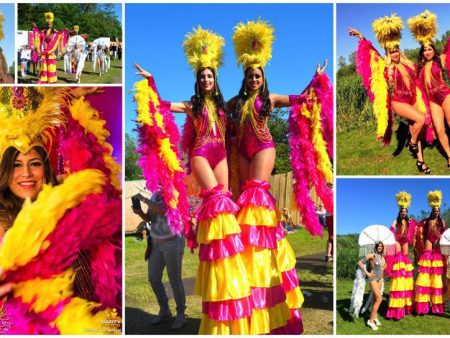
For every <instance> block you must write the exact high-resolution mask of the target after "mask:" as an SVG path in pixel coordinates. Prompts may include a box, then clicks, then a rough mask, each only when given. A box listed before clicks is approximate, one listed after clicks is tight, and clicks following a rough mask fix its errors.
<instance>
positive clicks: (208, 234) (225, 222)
mask: <svg viewBox="0 0 450 338" xmlns="http://www.w3.org/2000/svg"><path fill="white" fill-rule="evenodd" d="M240 232H241V228H240V227H239V224H238V222H237V221H236V217H235V216H234V214H219V215H217V217H215V218H207V219H205V220H203V221H201V222H199V224H198V233H197V242H198V243H200V244H209V243H210V242H211V241H212V240H215V239H224V238H226V237H227V236H229V235H232V234H239V233H240Z"/></svg>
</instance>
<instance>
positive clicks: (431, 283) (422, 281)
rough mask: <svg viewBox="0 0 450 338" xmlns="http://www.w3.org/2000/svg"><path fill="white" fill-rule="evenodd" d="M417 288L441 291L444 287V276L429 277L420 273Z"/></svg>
mask: <svg viewBox="0 0 450 338" xmlns="http://www.w3.org/2000/svg"><path fill="white" fill-rule="evenodd" d="M416 285H417V286H423V287H432V288H434V289H440V288H442V287H443V283H442V276H437V275H431V276H430V275H429V274H424V273H419V276H418V277H417V281H416Z"/></svg>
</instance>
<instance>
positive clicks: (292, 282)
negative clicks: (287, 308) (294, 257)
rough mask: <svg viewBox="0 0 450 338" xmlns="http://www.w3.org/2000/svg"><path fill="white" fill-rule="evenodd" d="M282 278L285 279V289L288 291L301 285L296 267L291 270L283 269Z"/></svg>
mask: <svg viewBox="0 0 450 338" xmlns="http://www.w3.org/2000/svg"><path fill="white" fill-rule="evenodd" d="M281 278H282V279H283V289H284V290H286V291H290V290H293V289H295V288H296V287H297V286H298V285H299V280H298V276H297V271H296V270H295V268H293V269H291V270H289V271H283V272H282V273H281Z"/></svg>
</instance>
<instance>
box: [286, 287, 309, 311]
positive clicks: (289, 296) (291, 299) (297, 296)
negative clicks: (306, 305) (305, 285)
mask: <svg viewBox="0 0 450 338" xmlns="http://www.w3.org/2000/svg"><path fill="white" fill-rule="evenodd" d="M304 300H305V299H304V298H303V294H302V290H300V287H299V286H298V287H296V288H295V289H292V290H289V291H287V292H286V303H287V305H288V307H289V309H299V308H301V307H302V305H303V301H304Z"/></svg>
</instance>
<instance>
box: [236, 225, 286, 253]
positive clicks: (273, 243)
mask: <svg viewBox="0 0 450 338" xmlns="http://www.w3.org/2000/svg"><path fill="white" fill-rule="evenodd" d="M240 226H241V231H242V232H241V239H242V243H244V245H251V246H256V247H258V248H266V249H276V248H277V238H276V233H277V228H274V227H266V226H251V225H245V224H240Z"/></svg>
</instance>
